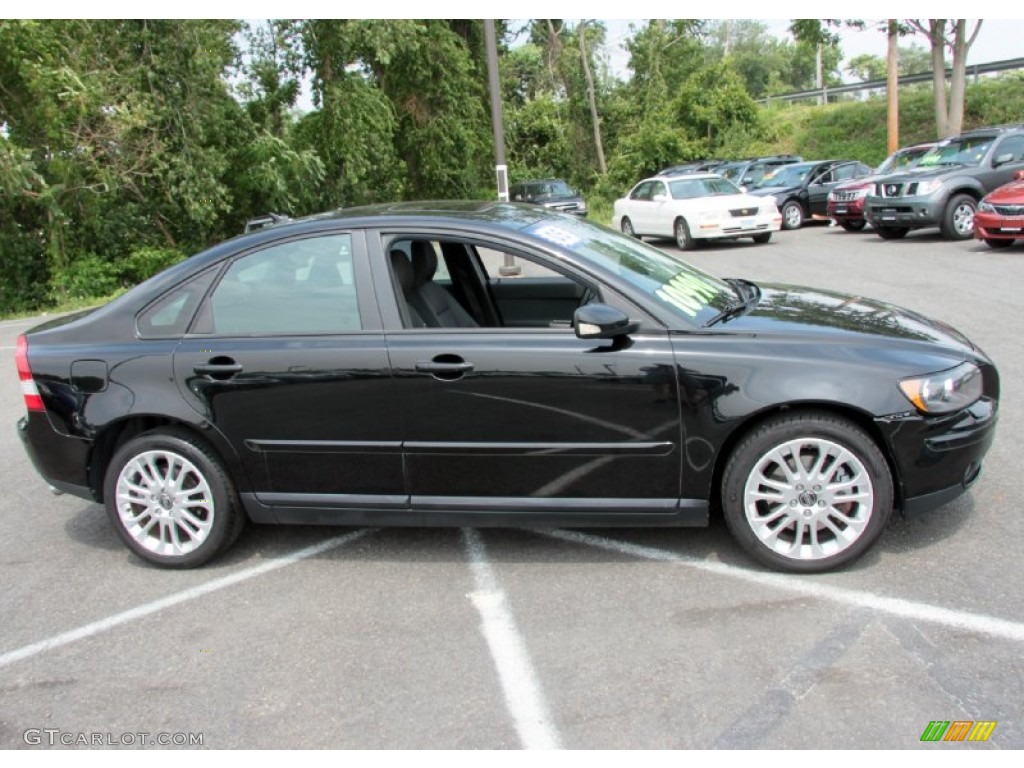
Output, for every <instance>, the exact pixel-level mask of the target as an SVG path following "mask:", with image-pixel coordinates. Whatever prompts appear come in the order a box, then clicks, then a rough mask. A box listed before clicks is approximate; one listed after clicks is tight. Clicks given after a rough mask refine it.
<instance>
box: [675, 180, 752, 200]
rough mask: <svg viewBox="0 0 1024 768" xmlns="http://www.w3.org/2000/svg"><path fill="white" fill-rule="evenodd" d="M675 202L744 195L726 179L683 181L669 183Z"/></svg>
mask: <svg viewBox="0 0 1024 768" xmlns="http://www.w3.org/2000/svg"><path fill="white" fill-rule="evenodd" d="M668 188H669V189H670V190H671V191H672V197H673V198H674V199H675V200H690V199H692V198H694V197H709V196H715V195H741V194H743V193H742V192H740V190H739V189H738V188H737V187H736V185H735V184H733V183H732V182H731V181H728V180H726V179H681V180H679V181H671V182H669V185H668Z"/></svg>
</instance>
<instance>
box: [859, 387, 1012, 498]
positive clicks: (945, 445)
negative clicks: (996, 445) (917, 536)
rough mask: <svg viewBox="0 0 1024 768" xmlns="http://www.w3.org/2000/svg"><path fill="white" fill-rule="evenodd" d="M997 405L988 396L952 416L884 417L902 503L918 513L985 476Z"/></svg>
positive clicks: (964, 489) (956, 493)
mask: <svg viewBox="0 0 1024 768" xmlns="http://www.w3.org/2000/svg"><path fill="white" fill-rule="evenodd" d="M997 419H998V405H997V403H996V401H995V400H992V399H990V398H987V397H983V398H982V399H981V400H978V401H977V402H976V403H974V404H973V405H971V406H970V407H969V408H967V409H965V410H963V411H961V412H959V413H955V414H950V415H949V416H940V417H929V418H925V417H921V416H918V415H916V414H914V415H908V416H906V417H904V418H893V419H880V420H879V421H878V422H877V423H878V424H879V426H880V427H881V428H882V430H883V433H884V434H885V436H886V441H887V442H888V443H889V447H890V450H891V452H892V456H893V457H894V459H895V462H896V468H897V474H898V483H899V486H900V493H899V499H900V501H899V503H900V506H901V508H902V509H903V512H904V514H906V515H908V516H913V515H917V514H920V513H922V512H927V511H928V510H931V509H935V508H936V507H939V506H942V505H943V504H946V503H948V502H950V501H952V500H953V499H955V498H956V497H957V496H959V495H960V494H962V493H964V491H966V490H967V489H968V488H970V487H971V485H973V484H974V482H975V481H976V480H977V479H978V477H979V475H980V474H981V464H982V460H983V459H984V457H985V454H986V453H987V452H988V449H989V447H990V446H991V445H992V440H993V438H994V437H995V430H996V421H997Z"/></svg>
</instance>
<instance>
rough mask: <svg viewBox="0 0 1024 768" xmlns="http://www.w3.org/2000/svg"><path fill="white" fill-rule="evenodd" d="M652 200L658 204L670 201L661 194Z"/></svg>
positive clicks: (666, 196)
mask: <svg viewBox="0 0 1024 768" xmlns="http://www.w3.org/2000/svg"><path fill="white" fill-rule="evenodd" d="M651 200H653V201H654V202H656V203H664V202H665V201H666V200H668V195H662V194H660V193H659V194H657V195H655V196H654V197H652V198H651Z"/></svg>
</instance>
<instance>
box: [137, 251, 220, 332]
mask: <svg viewBox="0 0 1024 768" xmlns="http://www.w3.org/2000/svg"><path fill="white" fill-rule="evenodd" d="M216 274H217V269H216V268H211V269H208V270H206V271H205V272H203V273H201V274H199V275H196V276H195V277H193V278H192V279H191V280H189V281H187V282H185V283H182V284H181V285H179V286H178V287H177V288H174V289H172V290H171V291H169V292H168V293H167V294H165V295H164V297H163V298H161V299H158V300H157V301H155V302H154V303H153V304H150V305H149V306H148V307H147V308H146V309H145V310H143V312H142V313H141V314H140V315H139V316H138V318H137V319H136V321H135V328H136V330H137V331H138V334H139V336H141V337H142V338H144V339H159V338H169V337H170V338H173V337H176V336H183V335H184V334H185V331H186V330H187V329H188V324H189V323H190V322H191V320H192V316H193V315H194V314H195V312H196V307H198V306H199V302H200V301H202V300H203V296H204V295H205V294H206V291H207V290H208V289H209V287H210V283H212V282H213V278H214V276H215V275H216Z"/></svg>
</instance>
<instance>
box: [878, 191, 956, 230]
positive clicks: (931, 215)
mask: <svg viewBox="0 0 1024 768" xmlns="http://www.w3.org/2000/svg"><path fill="white" fill-rule="evenodd" d="M944 210H945V200H941V199H935V198H933V197H869V198H868V199H867V200H866V201H865V202H864V218H865V219H867V220H868V223H870V224H871V226H873V227H876V228H877V227H907V228H908V229H920V228H922V227H937V226H939V224H940V223H941V222H942V214H943V212H944Z"/></svg>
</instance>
